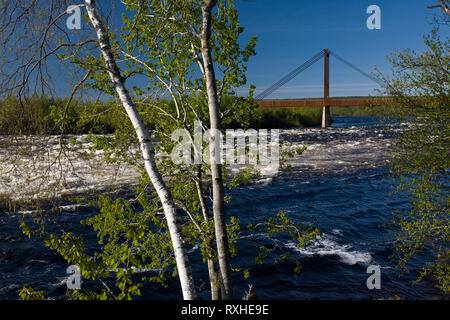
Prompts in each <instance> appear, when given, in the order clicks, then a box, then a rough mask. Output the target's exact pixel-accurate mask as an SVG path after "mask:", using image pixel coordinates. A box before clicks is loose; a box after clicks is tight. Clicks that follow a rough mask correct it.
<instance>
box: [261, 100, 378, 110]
mask: <svg viewBox="0 0 450 320" xmlns="http://www.w3.org/2000/svg"><path fill="white" fill-rule="evenodd" d="M255 103H256V104H257V105H259V106H260V107H263V108H281V107H303V106H307V107H323V106H330V107H353V106H381V105H386V100H383V99H328V100H326V101H324V99H305V100H257V101H255Z"/></svg>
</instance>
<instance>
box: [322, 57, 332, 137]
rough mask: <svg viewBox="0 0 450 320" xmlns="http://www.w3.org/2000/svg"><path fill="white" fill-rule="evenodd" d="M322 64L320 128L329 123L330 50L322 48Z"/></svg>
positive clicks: (325, 126)
mask: <svg viewBox="0 0 450 320" xmlns="http://www.w3.org/2000/svg"><path fill="white" fill-rule="evenodd" d="M323 55H324V65H323V110H322V128H324V129H325V128H327V127H329V126H330V124H331V113H330V103H329V102H328V99H329V98H330V50H328V49H324V50H323Z"/></svg>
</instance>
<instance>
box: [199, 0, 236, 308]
mask: <svg viewBox="0 0 450 320" xmlns="http://www.w3.org/2000/svg"><path fill="white" fill-rule="evenodd" d="M216 2H217V1H216V0H209V1H205V3H204V4H203V5H202V33H201V36H200V38H201V46H202V48H201V53H202V58H203V65H204V70H205V80H206V91H207V95H208V108H209V117H210V123H211V128H210V129H212V130H213V131H215V132H218V131H220V129H221V125H220V113H219V101H218V99H217V87H216V77H215V73H214V66H213V61H212V57H211V49H210V37H211V13H212V8H213V7H214V6H215V5H216ZM218 138H219V137H218V136H216V137H214V136H211V137H210V146H213V145H216V146H217V145H218V144H216V143H215V142H214V140H215V139H218ZM216 152H220V150H216V148H215V147H214V148H211V147H210V159H211V177H212V188H213V214H214V225H215V232H216V242H217V254H218V258H219V267H220V275H221V278H222V289H223V291H222V298H223V299H232V298H233V287H232V282H231V264H230V253H229V250H228V236H227V231H226V221H225V207H224V187H223V179H222V164H221V163H220V161H215V159H216Z"/></svg>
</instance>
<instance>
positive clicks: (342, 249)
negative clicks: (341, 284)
mask: <svg viewBox="0 0 450 320" xmlns="http://www.w3.org/2000/svg"><path fill="white" fill-rule="evenodd" d="M286 247H287V248H290V249H293V250H295V251H297V252H299V253H300V254H301V255H304V256H316V255H318V256H338V257H339V259H340V261H341V262H343V263H345V264H348V265H355V264H357V263H362V264H369V263H370V262H371V261H372V256H371V255H370V253H368V252H361V251H356V250H351V249H352V246H351V245H350V244H345V245H341V244H339V243H337V242H336V241H333V240H332V239H330V237H329V236H327V235H323V236H322V237H318V238H317V239H316V240H314V241H313V243H312V244H310V245H309V246H307V247H306V248H303V249H300V248H298V247H297V246H296V244H295V243H293V242H288V243H286Z"/></svg>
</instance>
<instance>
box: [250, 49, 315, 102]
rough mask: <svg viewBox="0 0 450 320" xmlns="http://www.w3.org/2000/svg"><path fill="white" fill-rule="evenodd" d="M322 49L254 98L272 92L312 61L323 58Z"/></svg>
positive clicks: (262, 97) (260, 97)
mask: <svg viewBox="0 0 450 320" xmlns="http://www.w3.org/2000/svg"><path fill="white" fill-rule="evenodd" d="M323 53H324V51H323V50H321V51H320V52H318V53H317V54H315V55H314V56H313V57H312V58H310V59H309V60H308V61H306V62H305V63H303V64H302V65H300V66H299V67H297V68H296V69H295V70H293V71H291V72H290V73H289V74H287V75H286V76H284V77H283V78H281V79H280V80H278V81H277V82H275V83H274V84H273V85H272V86H270V87H269V88H267V89H266V90H264V91H263V92H261V93H260V94H258V95H257V96H256V97H255V100H263V99H264V98H265V97H267V96H268V95H270V94H271V93H273V92H274V91H276V90H278V89H279V88H281V87H282V86H284V85H285V84H286V83H288V82H289V81H291V80H292V79H294V78H295V77H296V76H298V75H299V74H300V73H302V72H303V71H305V70H306V69H308V68H309V67H311V66H312V65H313V64H314V63H316V62H317V61H319V60H320V59H322V58H323V55H324V54H323Z"/></svg>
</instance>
